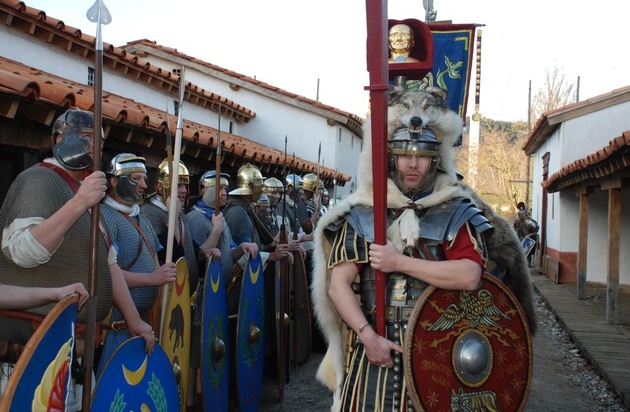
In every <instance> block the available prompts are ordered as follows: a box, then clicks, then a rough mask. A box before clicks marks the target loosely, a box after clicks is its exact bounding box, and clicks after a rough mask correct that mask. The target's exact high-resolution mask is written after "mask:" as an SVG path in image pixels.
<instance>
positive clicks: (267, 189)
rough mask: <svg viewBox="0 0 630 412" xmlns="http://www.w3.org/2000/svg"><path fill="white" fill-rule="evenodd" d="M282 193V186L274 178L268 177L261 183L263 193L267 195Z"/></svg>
mask: <svg viewBox="0 0 630 412" xmlns="http://www.w3.org/2000/svg"><path fill="white" fill-rule="evenodd" d="M282 191H284V186H283V185H282V182H281V181H280V180H278V179H276V178H275V177H270V178H269V179H266V180H265V182H264V183H263V193H265V194H267V195H270V194H272V193H274V192H282Z"/></svg>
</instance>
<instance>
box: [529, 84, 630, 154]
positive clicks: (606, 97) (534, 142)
mask: <svg viewBox="0 0 630 412" xmlns="http://www.w3.org/2000/svg"><path fill="white" fill-rule="evenodd" d="M624 95H625V97H624ZM622 97H623V98H622ZM629 100H630V85H629V86H624V87H618V88H616V89H613V90H611V91H609V92H607V93H602V94H599V95H597V96H593V97H589V98H588V99H585V100H582V101H579V102H574V103H569V104H567V105H565V106H562V107H558V108H555V109H551V110H548V111H546V112H544V113H542V115H541V116H540V118H539V119H538V120H536V123H535V124H534V127H533V128H532V131H531V133H530V135H529V136H528V138H527V140H526V141H525V142H524V143H523V145H522V149H523V150H524V151H525V152H527V154H532V153H533V152H534V151H535V150H536V149H537V148H538V147H540V145H541V144H542V143H543V142H544V141H545V140H546V139H547V138H549V136H550V135H551V134H552V133H553V131H554V130H555V129H557V128H558V127H559V125H560V124H561V123H562V122H563V121H566V120H569V119H571V118H574V117H576V116H580V115H583V114H584V113H583V110H586V109H587V108H589V106H590V107H592V108H593V110H591V111H589V113H590V112H593V111H596V110H601V109H602V108H605V107H611V106H614V105H617V104H621V103H624V102H626V101H629ZM607 102H609V103H607ZM572 112H573V113H574V114H571V113H572ZM555 118H557V119H555Z"/></svg>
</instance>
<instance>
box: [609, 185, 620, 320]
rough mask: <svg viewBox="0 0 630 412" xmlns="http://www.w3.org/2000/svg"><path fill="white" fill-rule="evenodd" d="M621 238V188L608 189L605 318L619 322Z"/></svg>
mask: <svg viewBox="0 0 630 412" xmlns="http://www.w3.org/2000/svg"><path fill="white" fill-rule="evenodd" d="M620 238H621V189H610V190H609V191H608V279H607V281H606V320H607V321H608V323H609V324H612V325H616V324H618V323H619V241H620Z"/></svg>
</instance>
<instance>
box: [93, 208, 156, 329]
mask: <svg viewBox="0 0 630 412" xmlns="http://www.w3.org/2000/svg"><path fill="white" fill-rule="evenodd" d="M101 216H102V218H103V221H104V222H105V225H106V226H107V229H108V230H109V235H110V237H111V241H112V244H114V245H116V246H117V249H118V265H119V266H120V267H121V268H123V269H124V270H127V271H128V272H136V273H152V272H154V271H155V270H156V269H157V267H156V263H155V262H156V260H155V257H154V255H153V253H155V252H156V251H158V250H160V249H161V248H162V246H161V245H160V243H159V242H158V240H157V235H156V234H155V231H154V230H153V227H152V226H151V223H149V220H148V219H147V218H146V217H145V216H144V215H142V214H139V215H138V216H134V217H131V219H133V220H135V221H136V223H137V224H138V226H140V229H141V230H142V231H143V232H144V234H145V236H146V238H147V239H149V241H150V242H151V243H152V244H151V248H152V249H153V253H152V251H151V250H150V249H149V247H148V246H147V245H146V243H145V242H144V239H143V238H142V236H141V235H140V233H138V231H137V230H136V228H135V227H134V226H133V225H132V224H131V222H129V221H128V220H127V218H125V217H124V216H123V214H122V213H121V212H119V211H118V210H116V209H114V208H112V207H111V206H109V205H106V204H104V203H101ZM138 242H142V249H141V250H140V255H139V256H138V249H139V247H138ZM136 257H137V260H136V261H135V262H133V261H134V259H136ZM132 262H133V265H132V266H131V267H128V266H129V264H131V263H132ZM129 292H130V293H131V298H132V299H133V302H134V303H135V305H136V308H137V309H138V312H139V313H140V315H141V316H144V315H146V312H147V310H149V308H151V306H152V305H153V303H154V302H155V299H156V298H157V294H158V287H157V286H141V287H133V288H129ZM122 318H123V317H122V315H121V313H120V312H119V311H118V309H116V308H115V307H114V309H113V311H112V318H111V319H112V321H116V320H121V319H122Z"/></svg>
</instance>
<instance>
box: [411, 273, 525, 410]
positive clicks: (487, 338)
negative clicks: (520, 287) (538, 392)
mask: <svg viewBox="0 0 630 412" xmlns="http://www.w3.org/2000/svg"><path fill="white" fill-rule="evenodd" d="M532 364H533V353H532V341H531V334H530V331H529V327H528V324H527V320H526V318H525V315H524V313H523V310H522V309H521V307H520V305H519V303H518V301H517V300H516V298H515V297H514V295H513V294H512V292H511V291H510V290H509V289H508V288H507V287H506V286H505V285H503V283H502V282H501V281H500V280H498V279H497V278H495V277H493V276H491V275H488V274H484V275H483V277H482V281H481V285H480V287H479V288H478V289H477V290H476V291H474V292H467V291H453V290H445V289H438V288H435V287H429V288H427V290H426V291H425V292H424V293H423V294H422V296H421V297H420V299H419V300H418V302H417V303H416V305H415V307H414V309H413V311H412V314H411V317H410V319H409V324H408V330H407V335H406V336H405V344H404V361H403V365H404V371H405V378H406V379H407V385H408V388H409V397H410V398H411V401H412V403H413V405H414V408H415V409H416V410H419V411H436V410H467V409H466V408H467V407H470V406H471V405H477V406H476V408H477V409H476V410H489V411H492V410H496V411H499V410H500V411H504V412H508V411H522V410H523V408H524V407H525V404H526V401H527V397H528V395H529V391H530V387H531V381H532Z"/></svg>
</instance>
